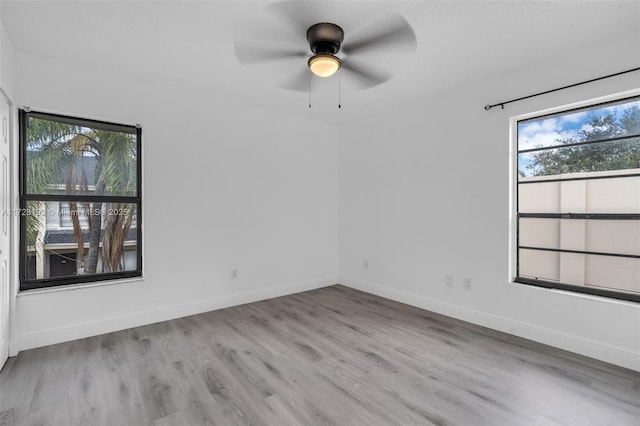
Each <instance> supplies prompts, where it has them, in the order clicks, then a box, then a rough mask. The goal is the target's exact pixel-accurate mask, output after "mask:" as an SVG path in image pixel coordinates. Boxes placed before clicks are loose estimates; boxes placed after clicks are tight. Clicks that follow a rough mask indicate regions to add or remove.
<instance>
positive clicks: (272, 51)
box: [234, 42, 307, 65]
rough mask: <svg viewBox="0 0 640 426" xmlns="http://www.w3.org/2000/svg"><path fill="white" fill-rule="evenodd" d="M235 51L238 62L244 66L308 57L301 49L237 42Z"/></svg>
mask: <svg viewBox="0 0 640 426" xmlns="http://www.w3.org/2000/svg"><path fill="white" fill-rule="evenodd" d="M234 49H235V52H236V57H237V58H238V61H239V62H240V63H241V64H243V65H247V64H254V63H258V62H273V61H280V60H284V59H294V58H296V59H297V58H302V57H305V56H307V54H306V53H305V52H304V51H302V50H299V49H282V48H274V47H265V46H257V45H255V43H249V42H236V43H235V45H234Z"/></svg>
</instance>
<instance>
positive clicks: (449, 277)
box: [444, 274, 453, 287]
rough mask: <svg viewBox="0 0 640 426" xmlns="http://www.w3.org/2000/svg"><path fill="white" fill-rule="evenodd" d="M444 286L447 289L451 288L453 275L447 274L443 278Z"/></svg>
mask: <svg viewBox="0 0 640 426" xmlns="http://www.w3.org/2000/svg"><path fill="white" fill-rule="evenodd" d="M444 285H446V286H447V287H453V275H451V274H447V275H445V276H444Z"/></svg>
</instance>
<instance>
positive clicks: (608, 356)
mask: <svg viewBox="0 0 640 426" xmlns="http://www.w3.org/2000/svg"><path fill="white" fill-rule="evenodd" d="M339 282H340V283H341V284H343V285H345V286H347V287H351V288H354V289H356V290H361V291H364V292H367V293H371V294H375V295H377V296H381V297H384V298H387V299H391V300H395V301H397V302H402V303H406V304H407V305H411V306H415V307H418V308H421V309H426V310H428V311H432V312H435V313H438V314H442V315H445V316H448V317H452V318H456V319H459V320H462V321H467V322H470V323H473V324H477V325H480V326H483V327H487V328H491V329H493V330H497V331H502V332H504V333H508V334H511V335H514V336H518V337H522V338H525V339H529V340H533V341H535V342H539V343H543V344H545V345H549V346H554V347H556V348H560V349H564V350H567V351H569V352H574V353H577V354H580V355H585V356H588V357H590V358H595V359H598V360H601V361H605V362H608V363H610V364H614V365H618V366H621V367H625V368H629V369H631V370H635V371H640V354H637V353H633V352H628V351H624V350H621V349H618V348H614V347H609V346H605V345H602V344H601V343H598V342H593V341H590V340H587V339H584V338H580V337H576V336H572V335H569V334H563V333H558V332H557V331H554V330H548V329H544V328H540V327H535V326H532V325H530V324H524V323H521V322H518V321H514V320H510V319H507V318H502V317H498V316H495V315H491V314H488V313H485V312H480V311H476V310H472V309H468V308H465V307H461V306H457V305H453V304H450V303H446V302H441V301H438V300H435V299H430V298H428V297H424V296H419V295H416V294H413V293H408V292H404V291H400V290H396V289H392V288H389V287H385V286H381V285H378V284H372V283H368V282H364V281H360V280H356V279H353V278H349V277H344V276H343V277H339Z"/></svg>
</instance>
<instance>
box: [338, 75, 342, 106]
mask: <svg viewBox="0 0 640 426" xmlns="http://www.w3.org/2000/svg"><path fill="white" fill-rule="evenodd" d="M340 108H342V72H341V71H338V109H340Z"/></svg>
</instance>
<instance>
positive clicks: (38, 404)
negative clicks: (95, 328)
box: [0, 286, 640, 426]
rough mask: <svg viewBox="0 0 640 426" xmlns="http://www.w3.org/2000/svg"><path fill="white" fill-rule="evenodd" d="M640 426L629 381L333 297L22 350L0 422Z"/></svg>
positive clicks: (467, 329) (417, 312)
mask: <svg viewBox="0 0 640 426" xmlns="http://www.w3.org/2000/svg"><path fill="white" fill-rule="evenodd" d="M217 424H221V425H227V424H228V425H236V424H237V425H245V424H246V425H249V424H252V425H296V424H302V425H414V424H415V425H418V424H420V425H422V424H433V425H473V426H482V425H505V426H517V425H545V426H546V425H579V426H585V425H634V426H637V425H640V373H637V372H633V371H630V370H625V369H623V368H618V367H614V366H611V365H608V364H605V363H602V362H599V361H595V360H592V359H589V358H586V357H582V356H579V355H575V354H571V353H568V352H564V351H561V350H559V349H554V348H550V347H547V346H544V345H540V344H537V343H533V342H530V341H527V340H524V339H519V338H516V337H513V336H509V335H506V334H502V333H499V332H495V331H491V330H488V329H485V328H482V327H478V326H474V325H470V324H467V323H464V322H461V321H457V320H453V319H450V318H446V317H443V316H440V315H436V314H433V313H430V312H427V311H424V310H421V309H417V308H414V307H410V306H407V305H403V304H401V303H396V302H393V301H390V300H386V299H383V298H380V297H377V296H373V295H370V294H366V293H362V292H359V291H356V290H352V289H349V288H347V287H343V286H333V287H327V288H322V289H318V290H314V291H309V292H305V293H299V294H295V295H290V296H285V297H281V298H277V299H271V300H267V301H262V302H257V303H252V304H248V305H243V306H237V307H233V308H228V309H223V310H219V311H214V312H209V313H205V314H200V315H195V316H191V317H186V318H181V319H177V320H173V321H167V322H162V323H158V324H153V325H149V326H145V327H138V328H134V329H130V330H125V331H120V332H116V333H110V334H105V335H102V336H97V337H92V338H88V339H82V340H77V341H73V342H68V343H62V344H58V345H53V346H48V347H44V348H39V349H33V350H29V351H24V352H21V353H20V354H19V355H18V356H17V357H15V358H12V359H10V360H9V361H8V363H7V365H6V366H5V368H4V369H3V370H2V372H0V425H3V426H4V425H109V426H112V425H152V426H169V425H181V426H182V425H217Z"/></svg>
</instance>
